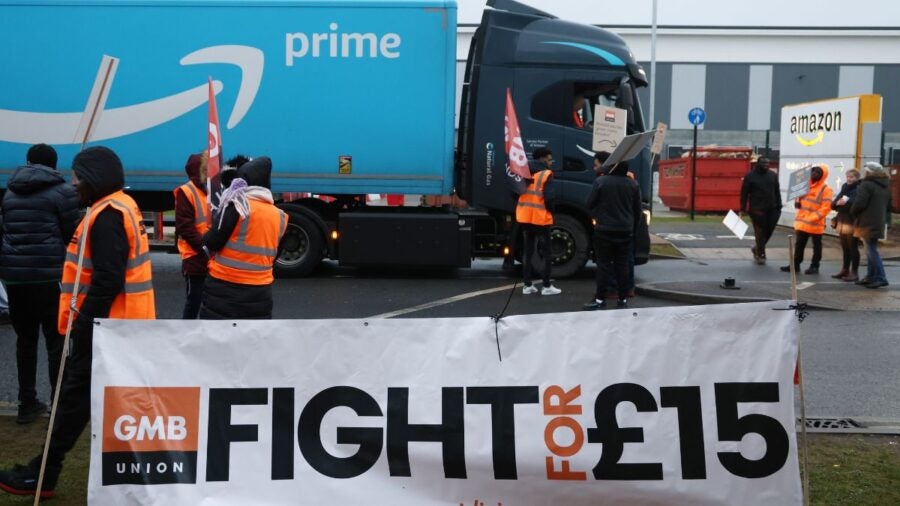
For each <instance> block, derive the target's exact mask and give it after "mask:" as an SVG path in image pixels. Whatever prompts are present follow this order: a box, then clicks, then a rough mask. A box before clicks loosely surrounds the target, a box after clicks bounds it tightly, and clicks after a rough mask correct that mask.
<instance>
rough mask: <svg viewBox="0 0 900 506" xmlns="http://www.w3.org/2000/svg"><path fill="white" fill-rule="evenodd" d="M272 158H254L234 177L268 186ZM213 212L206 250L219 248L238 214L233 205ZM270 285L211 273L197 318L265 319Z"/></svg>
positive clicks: (269, 309)
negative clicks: (246, 283) (230, 280)
mask: <svg viewBox="0 0 900 506" xmlns="http://www.w3.org/2000/svg"><path fill="white" fill-rule="evenodd" d="M271 175H272V161H271V160H270V159H269V158H268V157H265V156H262V157H259V158H254V159H253V160H251V161H249V162H247V163H245V164H244V165H242V166H241V167H240V168H239V169H238V170H237V177H238V178H241V179H243V180H245V181H246V182H247V185H248V186H262V187H264V188H270V187H271ZM222 213H223V214H222V216H221V220H220V219H219V215H218V214H214V215H213V223H212V226H211V227H210V229H209V231H208V232H207V233H206V234H205V235H204V236H203V243H204V244H205V245H206V247H207V248H208V249H209V251H211V252H213V253H215V252H216V251H219V250H221V249H222V248H223V247H224V246H225V244H226V243H227V242H228V239H229V238H230V237H231V234H232V232H234V229H235V227H236V226H237V224H238V221H239V219H240V215H239V214H238V212H237V210H235V208H234V206H233V205H229V206H228V207H226V208H225V209H224V210H223V211H222ZM280 249H281V248H280V247H279V251H280ZM272 307H273V303H272V285H244V284H240V283H232V282H229V281H225V280H222V279H218V278H216V277H215V276H212V275H210V276H209V277H208V278H207V281H206V285H205V287H204V289H203V305H202V307H201V308H200V318H201V319H208V320H225V319H244V320H253V319H268V318H271V317H272Z"/></svg>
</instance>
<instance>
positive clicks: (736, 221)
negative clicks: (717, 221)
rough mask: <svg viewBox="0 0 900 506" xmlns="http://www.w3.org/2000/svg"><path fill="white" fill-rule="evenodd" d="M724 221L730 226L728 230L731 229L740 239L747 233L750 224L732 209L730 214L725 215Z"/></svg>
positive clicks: (729, 211)
mask: <svg viewBox="0 0 900 506" xmlns="http://www.w3.org/2000/svg"><path fill="white" fill-rule="evenodd" d="M722 223H723V224H724V225H725V226H726V227H728V230H731V233H732V234H734V235H736V236H737V238H738V239H743V238H744V236H745V235H747V229H748V228H749V226H748V225H747V223H746V222H744V220H742V219H741V217H740V216H738V215H737V214H736V213H735V212H734V211H732V210H731V209H729V210H728V214H726V215H725V219H724V220H722Z"/></svg>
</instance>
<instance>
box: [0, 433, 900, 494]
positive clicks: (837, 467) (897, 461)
mask: <svg viewBox="0 0 900 506" xmlns="http://www.w3.org/2000/svg"><path fill="white" fill-rule="evenodd" d="M46 420H47V419H46V418H44V419H41V422H43V423H41V422H35V423H33V424H30V425H24V426H22V425H16V423H15V418H13V417H6V416H4V417H0V469H5V468H8V467H11V466H12V464H14V463H24V462H26V461H27V460H28V459H30V458H31V457H32V456H34V455H36V454H37V453H38V451H39V448H41V445H42V444H43V443H44V435H45V431H46V428H47V424H46ZM89 438H90V436H89V432H88V431H85V433H84V434H82V436H81V439H79V440H78V444H77V445H76V446H75V449H74V450H72V451H71V452H70V453H69V455H68V456H67V457H66V466H65V468H64V469H63V473H62V475H61V476H60V481H59V483H58V484H57V486H56V494H57V495H56V498H55V499H54V500H53V501H52V502H51V504H56V505H59V506H63V505H65V506H78V505H82V504H85V503H86V502H87V479H88V463H89V462H88V459H89V453H90V442H89ZM809 461H810V488H811V490H812V493H811V499H812V504H815V505H822V506H827V505H848V504H900V436H863V435H847V436H841V435H823V434H812V435H810V437H809ZM710 465H712V462H710ZM31 501H32V500H31V498H28V497H16V496H11V495H8V494H4V493H2V492H0V505H13V506H22V505H27V504H31Z"/></svg>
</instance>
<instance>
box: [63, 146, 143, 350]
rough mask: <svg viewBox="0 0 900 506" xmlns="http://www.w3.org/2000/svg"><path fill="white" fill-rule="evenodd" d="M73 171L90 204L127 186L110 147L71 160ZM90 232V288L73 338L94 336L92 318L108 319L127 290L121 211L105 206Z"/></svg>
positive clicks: (90, 151) (76, 322)
mask: <svg viewBox="0 0 900 506" xmlns="http://www.w3.org/2000/svg"><path fill="white" fill-rule="evenodd" d="M72 170H73V171H74V172H75V175H76V176H77V177H78V179H80V180H81V181H83V182H84V183H85V184H86V185H87V189H88V193H89V201H90V204H91V205H93V204H94V203H95V202H97V201H99V200H101V199H102V198H103V197H106V196H107V195H110V194H113V193H115V192H117V191H119V190H121V189H122V188H123V187H124V186H125V171H124V170H123V168H122V162H121V161H120V160H119V157H118V156H116V154H115V153H114V152H113V151H112V150H110V149H109V148H105V147H102V146H97V147H92V148H88V149H85V150H84V151H82V152H81V153H78V154H77V155H76V156H75V159H74V160H73V161H72ZM89 233H90V245H91V251H90V255H91V264H92V266H93V272H92V274H91V286H90V288H89V289H88V291H87V295H86V296H85V299H84V302H82V304H81V308H79V312H78V316H77V317H76V319H75V323H74V324H73V327H72V328H73V330H72V332H73V335H76V334H78V335H83V334H87V335H91V334H92V321H93V319H94V318H106V317H107V316H109V310H110V308H111V307H112V303H113V301H114V300H115V298H116V296H118V295H119V293H121V292H122V290H123V289H124V288H125V270H126V266H127V263H128V250H129V245H128V236H127V235H126V234H125V217H124V216H123V215H122V212H121V211H119V210H117V209H116V208H115V207H113V206H106V208H105V209H103V210H102V211H100V214H98V215H97V218H96V219H95V220H94V224H93V226H91V229H90V232H89ZM73 240H78V238H73ZM86 345H89V343H87V344H86ZM73 346H77V343H75V344H73Z"/></svg>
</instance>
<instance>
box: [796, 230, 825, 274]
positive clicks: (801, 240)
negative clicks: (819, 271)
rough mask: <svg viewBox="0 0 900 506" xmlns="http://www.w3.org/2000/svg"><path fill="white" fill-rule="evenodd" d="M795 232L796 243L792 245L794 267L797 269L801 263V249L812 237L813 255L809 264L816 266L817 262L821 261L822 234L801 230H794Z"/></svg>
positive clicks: (803, 248) (817, 265)
mask: <svg viewBox="0 0 900 506" xmlns="http://www.w3.org/2000/svg"><path fill="white" fill-rule="evenodd" d="M794 232H796V234H797V244H796V245H795V247H794V267H795V268H796V269H797V270H798V271H799V270H800V264H802V263H803V250H805V249H806V243H807V242H808V241H809V238H810V237H812V243H813V256H812V262H810V264H809V266H810V267H811V268H812V267H815V268H818V267H819V262H821V261H822V234H810V233H809V232H804V231H802V230H795V231H794Z"/></svg>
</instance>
